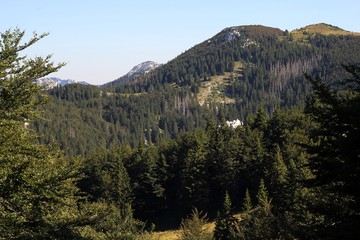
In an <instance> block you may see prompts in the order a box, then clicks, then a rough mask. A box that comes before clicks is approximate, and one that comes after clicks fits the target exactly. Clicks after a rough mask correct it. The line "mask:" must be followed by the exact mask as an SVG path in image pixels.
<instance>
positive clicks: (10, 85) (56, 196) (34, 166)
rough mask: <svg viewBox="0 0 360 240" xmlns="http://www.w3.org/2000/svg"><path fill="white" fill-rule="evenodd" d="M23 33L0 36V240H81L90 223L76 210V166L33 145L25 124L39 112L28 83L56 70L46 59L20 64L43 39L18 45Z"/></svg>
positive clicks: (38, 93)
mask: <svg viewBox="0 0 360 240" xmlns="http://www.w3.org/2000/svg"><path fill="white" fill-rule="evenodd" d="M24 34H25V33H24V32H21V31H20V30H18V29H16V30H14V31H10V30H9V31H6V32H5V33H4V34H2V35H1V44H0V45H1V51H0V76H1V79H0V103H1V110H0V142H1V145H0V169H1V170H0V176H1V177H0V212H1V214H0V226H1V229H2V230H1V233H0V238H2V239H68V238H71V239H82V236H81V234H80V233H81V229H82V227H83V226H86V225H89V224H90V218H84V217H83V216H84V215H83V214H84V212H82V211H81V210H80V209H79V208H78V201H79V200H81V198H80V196H79V194H78V189H77V188H76V186H75V182H76V181H77V180H78V169H79V166H80V161H78V160H77V159H74V160H73V161H71V160H67V159H65V158H63V157H62V155H61V153H59V151H57V150H56V148H52V147H51V146H44V145H40V144H38V143H37V141H36V138H35V136H34V135H33V134H32V133H31V131H30V130H29V129H27V128H26V122H27V121H31V120H33V119H34V118H35V117H36V116H37V115H38V114H39V113H38V112H37V111H36V109H35V108H36V106H37V105H38V104H41V103H42V102H43V97H42V96H43V95H42V94H41V88H39V87H37V86H35V85H34V84H33V82H34V80H36V79H37V78H39V77H42V76H44V75H47V74H49V73H51V72H54V71H56V70H57V69H59V68H60V67H61V66H62V64H60V65H54V64H53V63H51V62H50V57H46V58H36V59H26V58H25V57H21V56H19V52H21V51H22V50H24V49H26V48H27V47H29V46H31V45H32V44H34V43H35V42H37V41H38V40H40V39H41V38H43V37H44V36H45V35H41V36H39V37H38V36H37V35H36V34H34V36H33V37H32V38H31V39H30V41H29V42H27V43H25V44H23V45H21V41H22V38H23V36H24Z"/></svg>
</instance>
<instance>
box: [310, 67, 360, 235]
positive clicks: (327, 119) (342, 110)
mask: <svg viewBox="0 0 360 240" xmlns="http://www.w3.org/2000/svg"><path fill="white" fill-rule="evenodd" d="M345 69H346V70H347V72H348V73H349V75H350V76H349V75H346V76H344V77H343V78H342V80H341V81H340V83H339V84H338V85H336V86H331V85H327V84H325V83H323V81H322V80H321V79H320V78H319V77H317V78H315V79H314V78H311V77H307V79H308V80H309V81H310V82H311V83H312V84H313V86H314V93H313V95H312V96H311V97H310V98H309V101H308V102H307V108H306V111H307V113H308V114H309V115H310V116H311V117H312V118H313V119H314V120H315V122H317V123H318V124H319V128H318V131H316V132H315V136H316V137H317V139H318V141H319V142H318V144H317V145H315V146H310V152H311V153H316V154H314V155H313V157H312V158H311V159H310V161H309V163H310V166H311V169H312V171H313V172H314V173H315V176H316V178H315V179H314V181H313V182H312V183H313V185H312V186H313V189H314V190H315V191H316V192H317V193H318V194H317V198H318V199H317V204H316V205H315V206H314V208H313V209H312V213H314V214H315V215H317V216H322V217H323V218H324V219H323V221H322V222H321V223H320V224H318V225H317V226H316V228H315V229H316V230H317V231H319V234H320V235H321V236H323V237H334V238H335V237H336V238H349V237H351V236H355V235H357V234H359V228H358V227H359V225H360V221H359V219H358V215H359V209H360V208H359V200H360V195H359V192H358V189H359V187H360V186H359V169H360V167H359V156H360V152H359V148H358V146H359V143H360V142H359V136H360V135H359V129H360V128H359V127H360V126H359V120H360V115H359V109H360V92H359V89H360V87H359V86H360V74H359V73H360V68H359V67H358V66H345ZM348 76H349V77H348Z"/></svg>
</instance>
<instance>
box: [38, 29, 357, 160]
mask: <svg viewBox="0 0 360 240" xmlns="http://www.w3.org/2000/svg"><path fill="white" fill-rule="evenodd" d="M359 62H360V36H359V34H357V33H352V32H348V31H345V30H341V29H340V28H337V27H334V26H331V25H328V24H315V25H310V26H307V27H304V28H301V29H296V30H293V31H283V30H281V29H278V28H273V27H266V26H259V25H249V26H234V27H228V28H225V29H224V30H222V31H221V32H219V33H217V34H216V35H214V36H213V37H211V38H209V39H206V40H204V41H203V42H201V43H199V44H197V45H195V46H194V47H192V48H190V49H189V50H187V51H185V52H184V53H182V54H180V55H179V56H177V57H176V58H174V59H173V60H171V61H169V62H168V63H166V64H164V65H162V66H161V67H157V68H155V69H153V70H151V71H149V72H147V73H146V74H145V75H142V74H138V75H137V74H136V73H137V72H141V69H144V66H146V65H150V66H151V64H144V65H141V64H140V65H139V66H136V67H134V68H133V69H132V71H130V72H129V74H127V75H125V76H128V78H127V79H129V78H130V77H131V76H136V78H133V79H131V80H126V79H125V78H119V79H118V80H117V81H118V82H117V81H114V82H112V83H115V85H114V87H113V88H97V87H95V86H83V85H78V84H70V85H66V86H64V87H59V88H54V89H52V90H50V91H49V94H50V95H51V96H53V99H54V101H53V102H52V103H51V104H50V105H49V106H47V107H46V108H45V109H44V111H45V114H46V116H47V117H48V119H49V120H48V121H44V122H42V121H39V122H37V123H36V124H35V128H36V130H37V131H38V132H39V133H40V134H41V135H42V136H43V139H42V141H44V142H45V143H47V142H49V141H50V140H51V139H56V141H58V142H59V143H60V145H61V146H62V148H63V149H64V150H66V151H67V154H69V155H77V154H88V153H89V152H91V151H94V150H96V149H97V148H111V147H114V146H119V145H130V146H135V145H137V144H139V143H144V142H145V143H147V144H151V143H156V142H158V141H161V140H162V139H167V138H174V137H176V136H177V135H178V134H179V133H181V132H187V131H190V130H192V129H194V128H205V127H206V126H207V124H208V123H209V122H211V121H215V122H218V123H220V122H221V121H223V120H225V121H232V120H234V119H239V121H241V122H243V121H245V120H246V119H247V117H248V116H249V115H251V114H253V113H255V112H256V111H257V110H258V109H259V107H262V108H263V109H264V110H265V111H266V112H268V113H269V114H272V113H273V112H274V110H275V109H277V108H291V107H293V106H301V105H303V104H304V102H305V100H306V98H307V95H308V94H309V93H310V92H311V86H310V84H309V83H308V81H307V80H306V79H305V77H304V73H307V74H309V75H311V76H316V75H318V76H320V77H321V78H323V79H326V81H327V82H328V83H329V84H331V83H334V84H336V82H335V80H337V79H341V78H343V77H344V76H346V75H344V74H345V73H344V72H345V71H344V70H343V68H342V66H341V65H342V64H355V63H359ZM142 72H146V70H144V71H142ZM125 76H124V77H125ZM124 79H125V80H124ZM120 83H121V84H120Z"/></svg>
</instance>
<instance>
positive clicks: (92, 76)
mask: <svg viewBox="0 0 360 240" xmlns="http://www.w3.org/2000/svg"><path fill="white" fill-rule="evenodd" d="M0 9H1V14H0V32H4V31H6V30H8V29H15V28H19V29H21V30H24V31H25V32H26V35H25V37H24V41H26V40H28V39H29V38H31V36H32V33H33V32H36V33H38V34H41V33H45V32H47V33H49V35H48V36H47V37H45V38H44V39H42V40H40V41H39V42H37V43H36V44H34V45H33V46H31V47H30V48H29V49H27V50H26V51H25V53H24V54H26V56H28V57H35V56H47V55H48V54H52V60H53V61H54V62H55V63H58V62H65V63H66V66H65V67H63V68H61V69H60V70H59V71H58V72H56V73H52V74H51V75H49V76H51V77H59V78H63V79H74V80H77V81H86V82H88V83H90V84H94V85H100V84H103V83H106V82H110V81H113V80H115V79H117V78H119V77H121V76H123V75H124V74H126V73H127V72H128V71H130V70H131V68H132V67H133V66H135V65H137V64H139V63H142V62H144V61H155V62H158V63H166V62H168V61H170V60H172V59H174V58H175V57H176V56H178V55H180V54H181V53H183V52H185V51H186V50H188V49H190V48H191V47H193V46H195V45H196V44H198V43H201V42H203V41H205V40H206V39H209V38H211V37H212V36H214V35H216V34H217V33H218V32H220V31H221V30H223V29H224V28H226V27H232V26H241V25H258V24H260V25H264V26H270V27H276V28H280V29H282V30H286V29H287V30H289V31H290V30H293V29H297V28H301V27H305V26H307V25H310V24H315V23H328V24H331V25H334V26H338V27H340V28H342V29H345V30H348V31H353V32H360V14H359V9H360V1H359V0H341V1H339V0H336V1H335V0H302V1H291V0H277V1H276V0H272V1H270V0H247V1H244V0H217V1H215V0H167V1H165V0H126V1H125V0H0Z"/></svg>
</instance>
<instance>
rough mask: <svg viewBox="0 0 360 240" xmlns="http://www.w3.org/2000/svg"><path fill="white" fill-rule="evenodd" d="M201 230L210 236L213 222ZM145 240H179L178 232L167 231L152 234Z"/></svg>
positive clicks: (212, 230) (213, 225) (213, 226)
mask: <svg viewBox="0 0 360 240" xmlns="http://www.w3.org/2000/svg"><path fill="white" fill-rule="evenodd" d="M203 229H204V231H205V232H206V233H208V234H209V235H212V234H213V232H214V229H215V222H209V223H207V224H205V225H204V226H203ZM146 239H147V240H179V239H180V230H169V231H163V232H153V233H152V234H151V235H149V237H147V238H146Z"/></svg>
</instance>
